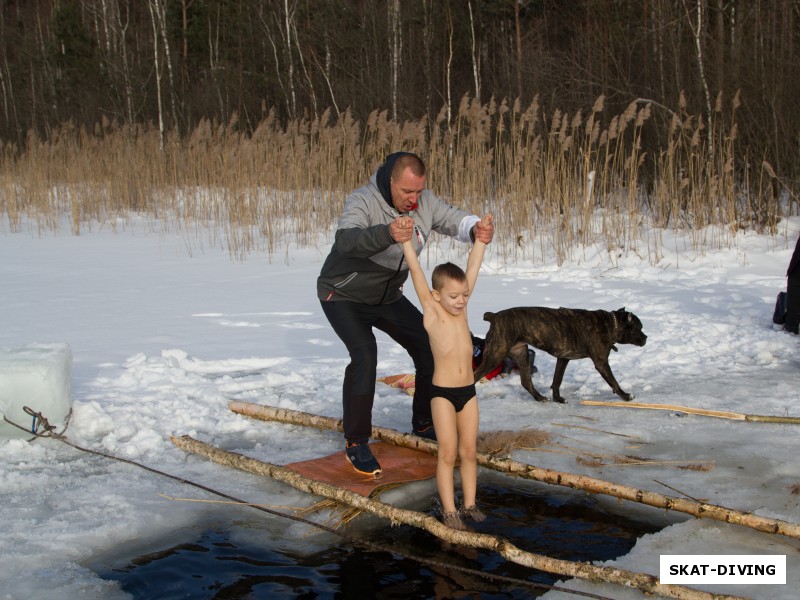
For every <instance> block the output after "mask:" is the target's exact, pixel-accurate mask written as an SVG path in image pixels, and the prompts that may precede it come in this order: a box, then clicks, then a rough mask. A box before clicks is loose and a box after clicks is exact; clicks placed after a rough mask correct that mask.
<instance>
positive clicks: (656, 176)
mask: <svg viewBox="0 0 800 600" xmlns="http://www.w3.org/2000/svg"><path fill="white" fill-rule="evenodd" d="M680 106H681V108H680V112H679V113H671V112H669V111H668V110H667V109H665V108H663V107H658V108H656V107H653V106H652V105H651V104H649V103H647V102H645V101H642V100H635V101H633V102H631V103H630V104H629V106H628V107H627V109H626V110H625V111H624V112H623V113H622V114H618V115H612V116H610V117H609V116H608V115H606V114H605V113H604V98H603V97H602V96H601V97H599V98H598V99H597V100H596V102H595V104H594V106H593V107H592V108H591V109H590V110H589V111H588V112H587V113H586V114H585V115H584V114H583V113H582V112H578V113H576V114H574V115H568V114H563V113H561V112H560V111H559V110H555V111H554V112H552V114H546V112H545V110H544V109H543V108H542V107H541V106H540V104H539V102H538V100H537V99H534V101H533V102H532V103H531V104H530V105H529V106H528V107H526V108H524V109H523V107H521V106H520V103H519V102H518V101H517V102H513V103H509V102H508V101H506V100H503V101H501V102H499V103H498V102H495V101H494V100H492V101H490V102H489V103H487V104H481V103H479V102H477V101H475V100H474V99H469V98H467V97H465V98H463V100H462V102H461V104H460V106H459V108H458V112H457V113H456V114H455V116H454V117H453V118H452V121H451V122H448V119H447V116H446V111H445V109H444V108H443V109H442V111H441V112H440V114H439V116H438V117H437V119H435V120H434V121H433V122H430V123H429V122H428V120H427V119H421V120H418V121H404V122H395V121H392V120H390V119H389V118H388V117H387V114H388V113H387V111H375V112H373V113H372V114H371V115H370V116H369V118H368V120H367V121H366V122H365V123H359V122H357V121H355V120H354V119H353V118H352V117H351V116H350V114H349V113H347V112H345V113H343V114H341V115H340V116H339V117H338V118H336V119H334V118H332V116H331V113H330V111H326V112H325V113H324V114H323V115H322V116H321V117H320V119H319V120H307V119H303V120H296V121H292V122H289V123H288V124H282V123H280V122H278V120H277V119H275V118H274V116H273V115H272V114H270V115H269V116H268V117H267V118H266V119H265V120H264V121H263V122H262V123H261V124H260V125H259V127H258V128H257V129H256V130H255V131H254V132H252V133H251V134H247V133H245V132H242V131H241V130H240V129H239V127H238V123H237V120H236V119H235V118H234V119H232V120H231V122H229V123H222V124H219V123H211V122H209V121H203V122H202V123H201V124H200V125H199V126H198V127H197V128H196V129H195V130H194V132H193V133H192V134H191V135H190V136H188V138H183V139H182V138H178V137H177V136H176V135H174V134H169V135H167V137H166V138H165V139H161V137H160V136H159V132H158V131H157V130H156V129H155V128H154V127H149V126H136V127H118V126H116V125H114V124H113V123H110V122H103V123H101V124H98V125H97V126H96V127H95V129H94V131H91V132H89V131H86V130H84V129H79V128H76V127H74V126H71V125H69V124H66V125H64V126H62V127H61V128H59V129H58V130H56V131H54V132H52V134H51V135H50V136H49V138H48V139H41V138H39V137H37V136H35V135H33V134H30V135H29V136H28V140H27V144H26V147H25V148H24V149H19V148H16V147H14V146H12V145H9V144H6V145H5V146H4V147H3V149H2V154H3V156H2V158H3V161H2V168H1V169H0V177H2V187H0V202H2V211H3V212H4V213H5V215H6V217H7V220H8V222H9V224H10V227H11V228H12V229H15V228H19V227H20V226H21V223H22V222H23V220H25V221H27V222H28V223H33V224H35V227H36V228H37V229H38V231H39V232H42V231H48V230H56V229H58V227H59V226H60V223H61V222H62V217H63V216H64V215H69V216H70V222H71V228H72V232H73V233H74V234H79V233H80V232H81V230H82V229H84V228H86V227H87V226H91V225H92V224H100V225H108V226H111V227H115V226H116V223H118V222H119V220H120V219H121V220H122V222H124V220H125V219H126V218H128V217H129V215H130V214H131V213H137V214H143V215H146V216H149V217H151V218H152V219H154V220H155V222H157V223H160V224H161V226H162V227H163V228H164V229H166V230H172V231H179V232H181V233H182V234H183V235H184V236H185V237H186V239H187V243H189V244H192V243H198V244H203V243H209V244H221V245H223V246H225V247H226V248H227V250H228V251H229V252H230V253H231V254H232V255H233V256H236V257H237V258H244V257H245V256H246V255H247V254H248V253H249V252H252V251H264V250H266V251H268V252H270V253H272V252H275V251H276V249H277V247H278V245H279V244H280V243H281V242H283V241H288V242H293V243H298V244H300V245H309V244H314V243H316V240H317V239H319V235H320V234H326V233H328V232H330V230H331V227H332V225H333V224H334V223H335V222H336V219H337V217H338V214H339V212H340V210H341V206H342V204H343V201H344V198H345V196H346V194H347V192H348V191H349V190H351V189H353V188H354V187H357V186H358V185H361V184H362V183H363V182H364V181H365V180H366V178H367V177H368V176H369V175H370V174H371V173H372V171H373V170H374V168H375V167H376V166H377V165H378V164H379V163H380V161H381V159H382V158H383V157H384V156H385V155H386V154H387V153H389V152H392V151H396V150H398V149H404V150H408V151H413V152H417V153H419V154H420V155H421V156H423V157H424V158H425V160H426V161H427V163H428V165H429V186H430V187H431V188H432V189H434V190H435V191H436V192H437V193H439V194H441V195H443V196H445V197H447V198H450V199H451V201H452V202H453V203H454V204H456V205H459V206H462V207H464V208H467V209H469V210H473V211H475V212H478V213H482V212H492V213H494V214H495V218H496V220H497V223H498V226H499V230H500V231H501V232H502V234H501V235H502V238H501V243H500V244H498V245H497V246H496V252H498V254H499V256H500V257H501V258H503V259H505V260H507V261H516V260H521V259H527V260H533V261H539V260H542V259H543V257H546V256H551V255H553V254H555V256H556V257H557V260H558V261H559V262H562V261H564V260H566V259H567V258H569V254H570V252H571V250H572V249H573V248H575V247H576V246H588V245H597V246H599V247H601V248H604V249H606V250H607V251H612V250H613V251H615V252H620V251H622V252H625V251H628V250H630V249H636V250H637V251H638V252H639V253H640V254H642V253H646V254H647V255H648V256H649V258H650V260H651V261H652V262H654V263H655V262H657V261H658V260H660V258H661V255H662V249H661V242H660V239H659V236H658V235H657V234H655V235H654V234H653V233H652V232H653V231H658V230H659V229H664V228H675V229H684V230H687V231H689V232H690V235H691V236H692V243H693V244H694V246H695V250H698V251H702V250H703V249H704V248H707V247H709V246H722V245H725V244H727V243H729V242H730V240H731V234H732V233H733V232H735V231H736V230H737V229H739V228H741V227H755V228H758V229H759V230H767V231H774V227H775V225H776V223H777V221H778V219H779V218H780V216H781V215H780V205H779V203H778V202H777V201H776V200H775V194H774V187H773V184H774V183H775V182H776V181H777V178H776V177H775V175H774V172H773V171H772V168H771V167H770V166H769V165H768V164H766V163H764V164H762V165H759V166H757V167H755V168H754V167H753V166H752V165H749V164H747V163H746V160H747V156H746V150H744V149H741V148H738V147H737V144H736V111H737V108H738V107H739V98H738V95H737V96H734V97H733V98H732V99H731V101H730V102H729V104H728V105H727V106H726V105H725V103H724V102H723V98H722V96H720V97H718V99H717V104H716V107H715V111H714V118H713V122H712V123H710V124H709V123H705V122H704V119H703V118H702V117H701V116H697V115H690V114H687V113H686V112H685V103H684V102H681V104H680ZM654 112H657V113H658V117H657V118H654ZM645 145H646V147H647V148H650V150H649V151H647V152H646V151H645V150H643V147H645ZM644 225H647V227H645V226H644ZM710 225H717V226H722V227H715V228H709V227H707V226H710ZM648 232H650V233H648ZM709 232H717V233H709ZM719 232H722V233H719ZM712 235H713V236H715V237H713V238H712V237H709V236H712Z"/></svg>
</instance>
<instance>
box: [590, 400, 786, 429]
mask: <svg viewBox="0 0 800 600" xmlns="http://www.w3.org/2000/svg"><path fill="white" fill-rule="evenodd" d="M581 404H585V405H586V406H612V407H614V408H649V409H650V410H674V411H675V412H682V413H687V414H690V415H702V416H704V417H717V418H718V419H732V420H734V421H752V422H757V423H788V424H791V425H800V418H798V417H777V416H772V415H748V414H745V413H737V412H729V411H727V410H710V409H707V408H693V407H691V406H680V405H678V404H647V403H645V402H605V401H601V400H581Z"/></svg>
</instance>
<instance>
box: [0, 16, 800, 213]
mask: <svg viewBox="0 0 800 600" xmlns="http://www.w3.org/2000/svg"><path fill="white" fill-rule="evenodd" d="M0 40H1V41H0V140H2V142H3V159H4V164H5V166H4V168H3V175H4V177H5V178H6V180H8V178H13V179H14V180H15V181H16V185H21V186H22V187H23V188H24V187H25V186H24V184H23V183H20V182H23V181H25V180H26V179H27V181H29V182H30V181H32V179H31V177H30V173H31V172H32V171H33V170H35V169H37V168H38V169H40V170H41V169H44V170H45V171H46V172H47V173H48V175H47V176H46V177H45V181H44V182H43V185H44V186H45V188H50V187H52V184H53V181H54V180H55V181H57V182H61V181H62V180H63V179H67V180H70V179H74V178H75V175H74V173H75V172H76V171H77V172H81V168H77V167H76V165H75V163H74V162H71V161H78V162H79V163H81V164H82V163H86V162H94V163H97V162H98V161H97V160H94V159H91V158H90V157H91V156H92V152H97V153H98V155H100V156H101V157H102V160H104V161H108V160H109V158H108V155H109V153H110V154H114V152H113V151H111V150H110V149H109V147H108V146H103V144H112V143H113V144H116V145H123V144H124V143H127V144H128V146H131V147H137V146H138V147H140V149H143V151H144V152H146V153H147V154H148V155H150V154H152V153H155V155H159V156H160V160H159V164H161V165H164V166H163V169H164V170H165V171H169V173H170V175H169V177H167V175H165V174H164V173H162V174H161V175H152V176H148V177H144V179H145V180H152V181H153V182H154V183H155V181H156V180H159V181H161V182H162V183H165V184H168V185H174V186H178V187H180V186H184V185H186V184H187V183H191V184H195V185H198V184H208V185H214V184H219V183H220V181H221V179H220V177H222V175H220V176H219V177H215V176H214V174H213V173H214V172H215V170H216V169H219V168H221V167H219V165H214V164H211V163H220V162H223V163H225V165H227V166H228V167H230V165H231V163H230V161H229V160H224V159H218V160H216V161H215V160H214V158H213V156H214V155H215V154H216V155H217V157H219V156H224V155H225V153H226V150H225V146H226V144H230V143H231V140H232V139H234V138H235V140H236V142H235V144H236V146H237V148H238V150H237V151H236V152H234V154H235V155H236V156H241V155H242V154H243V152H242V147H243V145H246V146H248V147H249V148H250V150H249V152H250V153H256V154H257V155H258V156H263V155H262V154H261V153H267V154H268V153H270V150H269V148H272V149H273V151H274V152H276V153H277V152H282V153H283V157H282V158H280V159H276V158H269V157H264V159H265V160H264V164H265V165H269V167H270V169H284V170H286V169H287V167H289V166H291V168H292V169H297V168H298V161H299V163H300V164H301V165H306V166H307V168H321V165H320V164H319V163H320V161H323V162H325V163H326V165H327V167H326V168H330V169H331V171H330V173H329V174H324V175H318V176H317V175H314V174H311V175H309V174H302V175H298V176H287V175H286V174H285V173H284V174H281V175H280V176H278V175H276V174H275V173H271V172H270V173H267V172H266V171H267V167H266V166H265V167H264V169H263V170H260V171H259V169H258V167H257V165H258V159H257V158H256V159H253V160H254V165H255V166H254V167H253V172H252V173H249V174H248V178H247V179H246V180H245V183H246V182H250V183H252V184H253V185H272V186H275V187H278V188H281V189H287V186H299V187H300V189H304V190H311V189H320V188H321V189H324V190H327V191H333V190H344V189H346V188H347V187H348V186H350V185H352V184H353V183H354V182H358V181H360V180H361V179H362V178H363V177H364V176H366V175H368V174H369V173H370V172H371V171H372V169H374V167H375V166H376V165H377V163H378V162H379V161H380V159H381V158H382V156H383V155H385V154H386V153H388V152H391V151H393V150H397V149H400V148H401V147H402V148H405V149H411V150H414V151H418V152H420V154H422V155H423V156H424V158H425V159H426V160H428V161H429V162H432V163H433V165H434V166H436V170H433V169H432V171H433V172H434V173H437V175H436V176H435V177H437V178H438V179H437V180H436V183H437V189H438V191H440V192H442V193H445V194H449V195H453V196H456V195H463V194H464V193H467V192H468V193H469V195H472V196H475V195H479V194H482V193H488V194H490V195H493V196H497V195H498V194H500V193H501V192H503V191H504V190H505V191H506V193H508V194H511V195H512V196H513V195H514V194H516V193H518V192H519V190H520V188H522V189H523V190H524V192H525V194H527V197H528V198H531V197H533V198H538V197H541V196H545V195H546V196H547V197H548V198H547V201H548V202H550V201H551V200H552V196H553V194H552V193H551V192H552V189H551V188H552V187H553V186H556V187H558V188H560V189H561V188H563V189H561V191H559V192H558V193H557V194H556V195H559V196H560V198H557V199H556V200H555V201H556V203H557V206H556V209H554V210H555V211H556V212H558V213H559V214H564V211H565V210H566V208H567V206H568V204H569V199H570V198H571V197H572V195H573V194H572V193H571V192H570V191H569V190H568V189H567V188H569V187H570V186H573V187H576V192H575V193H576V194H577V195H578V196H580V197H585V196H586V193H587V190H586V186H587V183H586V181H587V178H588V176H589V173H590V172H595V173H596V174H597V179H595V180H594V181H595V183H594V185H595V186H597V184H598V183H600V184H601V185H600V188H599V190H600V192H602V193H603V194H605V195H606V196H607V197H614V196H616V195H617V191H618V190H619V189H621V188H622V187H624V188H625V189H626V190H627V191H628V192H630V191H631V190H634V191H635V193H636V194H637V196H640V198H639V200H637V202H638V203H639V204H641V203H642V202H643V203H644V204H646V205H648V206H649V207H650V208H651V209H653V208H654V207H656V208H655V209H654V210H655V212H656V213H657V214H659V215H660V217H658V218H660V219H661V220H662V221H664V222H668V223H676V222H682V223H684V224H686V223H689V224H691V225H702V224H705V223H707V222H717V221H722V222H725V223H728V224H732V223H733V224H735V225H736V226H737V227H740V226H750V225H752V224H755V225H756V226H758V227H770V226H773V225H774V223H775V222H776V220H777V219H778V218H779V217H780V215H781V213H782V211H784V210H785V207H786V206H787V201H788V206H789V207H790V208H793V209H796V201H797V199H798V198H797V194H798V192H800V111H798V110H797V98H798V91H800V90H799V89H798V88H800V0H382V1H367V0H0ZM626 123H631V127H630V128H628V133H627V134H625V135H627V136H628V137H627V138H624V136H623V130H624V128H625V124H626ZM267 131H268V132H269V134H268V135H267V134H266V133H265V132H267ZM334 135H335V136H338V140H337V141H336V142H335V143H334V142H332V141H330V139H329V138H331V136H334ZM117 136H123V138H124V140H125V141H124V142H123V141H121V140H116V137H117ZM276 136H277V137H276ZM277 138H280V141H276V139H277ZM323 138H325V139H326V140H327V141H324V142H323ZM112 139H114V141H113V142H112V141H111V140H112ZM199 139H205V140H206V141H205V142H203V144H202V145H203V146H204V148H205V149H204V150H203V151H204V152H207V153H209V156H210V158H209V159H208V160H209V161H210V163H203V164H204V166H203V167H202V168H200V167H197V168H190V169H188V170H187V171H186V172H183V169H184V167H182V166H176V165H178V164H179V163H180V162H181V161H186V160H189V161H191V160H196V161H197V162H198V163H202V162H203V161H205V160H206V159H192V158H189V157H188V155H187V153H189V154H191V153H192V152H195V151H197V149H198V147H199V144H198V140H199ZM153 140H157V146H155V148H156V149H155V150H153V148H154V146H151V145H150V144H155V143H156V142H155V141H153ZM266 140H269V144H270V145H269V146H266V147H261V146H259V145H258V144H259V143H262V142H265V141H266ZM287 140H292V141H287ZM623 140H624V141H623ZM612 142H613V143H612ZM619 143H623V144H624V148H620V147H619V146H618V145H616V146H615V145H614V144H619ZM209 146H210V147H209ZM301 146H302V147H303V148H304V149H303V150H302V151H299V150H298V147H301ZM612 146H613V147H612ZM93 147H95V150H92V148H93ZM115 147H116V146H115ZM289 147H291V149H289V150H287V148H289ZM439 150H441V154H437V152H439ZM323 151H324V152H325V153H326V154H325V156H319V153H320V152H323ZM81 153H84V158H83V159H79V158H78V156H79V155H80V154H81ZM87 153H88V154H87ZM54 155H55V156H58V157H61V158H60V159H59V160H58V161H56V162H55V163H48V164H49V166H48V167H46V168H45V167H43V164H44V163H43V161H46V160H49V161H52V160H53V158H52V157H53V156H54ZM123 155H124V158H121V159H120V160H122V161H123V162H130V160H131V159H130V156H128V155H127V153H126V151H123ZM65 156H68V157H72V158H64V157H65ZM48 157H49V158H48ZM145 160H149V159H145ZM522 162H525V164H521V163H522ZM107 168H108V172H107V174H106V175H102V174H96V175H94V176H91V177H90V178H95V179H103V178H104V177H106V178H108V177H117V175H111V174H110V173H118V172H119V171H120V170H124V169H121V167H120V166H119V165H117V166H116V167H115V166H114V165H113V164H109V165H108V167H107ZM153 168H155V169H156V170H158V169H159V168H161V167H158V166H154V167H153ZM465 169H467V170H469V169H471V170H473V171H477V174H473V175H469V174H465V173H464V170H465ZM62 171H63V175H59V173H62ZM200 172H202V173H200ZM537 173H539V174H541V176H539V175H537ZM240 175H241V173H238V174H237V175H236V176H237V177H238V176H240ZM126 177H127V179H126V181H125V183H123V184H120V185H121V186H122V188H124V189H125V190H126V192H125V196H126V198H127V197H128V196H130V203H131V206H133V207H134V208H141V207H142V206H144V205H147V203H148V202H149V200H148V199H147V198H149V196H150V194H149V192H143V191H142V190H141V189H139V190H134V191H131V190H130V188H131V185H130V177H128V176H123V178H126ZM232 177H233V174H229V175H228V176H227V177H226V180H229V179H230V178H232ZM164 178H166V179H164ZM276 178H277V180H276ZM432 178H433V175H432ZM162 179H163V181H162ZM537 179H539V180H541V181H542V182H545V184H543V185H545V188H542V187H541V186H539V184H537V183H536V182H535V180H537ZM615 180H616V182H615ZM476 181H477V183H476ZM548 181H549V182H550V183H546V182H548ZM620 182H622V183H620ZM537 186H538V187H537ZM547 186H550V187H547ZM595 189H598V188H597V187H595ZM565 190H566V191H565ZM40 193H44V192H41V191H37V190H36V189H33V188H32V187H30V188H28V191H27V193H25V194H20V193H19V192H16V194H17V196H18V198H17V199H16V201H15V203H14V204H15V205H14V206H9V205H10V204H12V202H11V201H10V200H9V198H8V195H5V196H4V197H5V200H4V202H5V212H6V213H9V214H11V213H15V214H16V213H19V212H26V211H27V210H28V207H29V206H30V205H31V203H33V202H34V198H35V197H36V196H37V194H40ZM47 193H49V192H47ZM659 195H661V196H663V197H664V198H668V202H669V203H670V204H669V206H668V207H661V208H658V207H657V205H658V197H659ZM597 197H598V198H601V195H600V194H599V193H598V194H597ZM49 201H50V202H51V203H52V198H51V199H50V200H49ZM542 201H544V200H542ZM126 202H127V200H126ZM698 203H699V204H701V205H702V206H703V207H704V208H703V210H704V211H705V212H706V213H709V214H710V213H715V215H714V216H712V218H710V220H706V219H700V220H698V219H696V215H694V214H688V216H686V215H687V210H689V207H690V206H693V205H695V204H698ZM734 205H735V209H733V210H732V211H728V210H727V209H725V210H723V212H725V217H724V218H720V217H719V215H718V214H716V213H718V212H719V211H720V210H722V209H724V208H725V207H726V206H734ZM70 210H72V211H73V212H75V211H76V209H75V207H71V209H70ZM80 210H83V209H79V211H78V212H80ZM679 213H681V216H680V218H678V216H679ZM84 216H85V215H84ZM76 218H82V217H76ZM12 221H13V218H12Z"/></svg>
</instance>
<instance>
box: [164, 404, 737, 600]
mask: <svg viewBox="0 0 800 600" xmlns="http://www.w3.org/2000/svg"><path fill="white" fill-rule="evenodd" d="M312 416H313V415H312ZM171 440H172V442H173V443H174V444H175V445H176V446H178V447H179V448H181V449H182V450H185V451H187V452H192V453H194V454H197V455H199V456H204V457H206V458H208V459H210V460H212V461H213V462H215V463H217V464H221V465H225V466H229V467H233V468H235V469H239V470H241V471H246V472H248V473H253V474H255V475H261V476H264V477H270V478H271V479H275V480H276V481H280V482H282V483H287V484H289V485H291V486H292V487H294V488H295V489H298V490H300V491H303V492H308V493H310V494H316V495H318V496H323V497H325V498H328V499H330V500H335V501H336V502H340V503H342V504H346V505H348V506H352V507H355V508H357V509H359V510H362V511H366V512H369V513H372V514H374V515H377V516H379V517H383V518H384V519H388V520H389V521H390V522H391V523H392V524H396V523H403V524H405V525H411V526H412V527H417V528H419V529H424V530H425V531H427V532H429V533H431V534H432V535H434V536H436V537H438V538H439V539H442V540H445V541H447V542H450V543H453V544H458V545H461V546H469V547H472V548H483V549H486V550H492V551H494V552H497V553H498V554H500V556H502V557H503V558H505V559H507V560H509V561H511V562H513V563H516V564H518V565H522V566H525V567H530V568H532V569H538V570H540V571H546V572H548V573H555V574H557V575H560V576H563V577H578V578H580V579H585V580H587V581H592V582H597V581H605V582H608V583H613V584H616V585H621V586H624V587H635V588H636V589H638V590H641V591H642V592H644V593H645V594H659V595H661V596H666V597H669V598H681V599H686V600H695V599H697V600H700V599H703V600H705V599H709V600H711V599H715V600H721V599H723V598H725V599H731V600H732V599H734V598H736V597H735V596H725V595H721V594H712V593H710V592H703V591H700V590H695V589H692V588H688V587H684V586H678V585H662V584H661V583H659V582H658V578H657V577H655V576H653V575H648V574H646V573H636V572H633V571H625V570H623V569H617V568H615V567H596V566H594V565H591V564H589V563H576V562H572V561H568V560H559V559H556V558H550V557H548V556H543V555H541V554H534V553H531V552H526V551H524V550H522V549H520V548H518V547H516V546H515V545H513V544H512V543H511V542H509V541H508V540H506V539H503V538H499V537H497V536H494V535H489V534H485V533H472V532H466V531H458V530H455V529H451V528H450V527H447V526H446V525H444V524H442V523H441V522H440V521H438V520H437V519H435V518H434V517H432V516H430V515H426V514H425V513H421V512H417V511H414V510H408V509H403V508H396V507H394V506H390V505H388V504H384V503H383V502H379V501H377V500H371V499H369V498H367V497H365V496H362V495H360V494H357V493H355V492H351V491H350V490H346V489H344V488H340V487H338V486H334V485H330V484H327V483H322V482H320V481H315V480H313V479H308V478H307V477H304V476H302V475H300V474H298V473H295V472H294V471H292V470H291V469H287V468H285V467H280V466H278V465H274V464H271V463H268V462H262V461H260V460H257V459H254V458H250V457H247V456H243V455H241V454H236V453H235V452H228V451H226V450H221V449H219V448H217V447H215V446H212V445H210V444H206V443H204V442H201V441H199V440H196V439H194V438H192V437H189V436H186V435H184V436H181V437H179V438H176V437H172V438H171Z"/></svg>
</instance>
